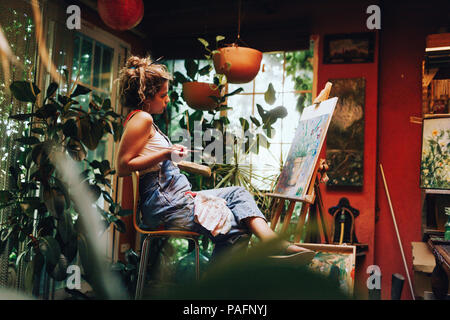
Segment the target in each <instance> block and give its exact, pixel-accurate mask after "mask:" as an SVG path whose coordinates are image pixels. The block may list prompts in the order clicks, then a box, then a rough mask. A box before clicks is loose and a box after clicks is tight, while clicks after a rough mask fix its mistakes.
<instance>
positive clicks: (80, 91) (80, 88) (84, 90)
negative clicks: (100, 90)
mask: <svg viewBox="0 0 450 320" xmlns="http://www.w3.org/2000/svg"><path fill="white" fill-rule="evenodd" d="M91 91H92V90H91V89H89V88H86V87H85V86H82V85H81V84H77V87H76V88H75V91H74V92H73V93H72V94H71V95H70V98H73V97H78V96H81V95H83V94H87V93H89V92H91Z"/></svg>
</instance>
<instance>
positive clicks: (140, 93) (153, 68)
mask: <svg viewBox="0 0 450 320" xmlns="http://www.w3.org/2000/svg"><path fill="white" fill-rule="evenodd" d="M158 60H159V59H158ZM158 60H156V61H158ZM118 80H119V82H120V93H121V102H122V105H123V106H125V107H133V108H140V107H142V105H143V102H144V100H145V99H147V98H149V97H153V96H155V95H156V93H157V92H158V91H159V90H160V89H161V87H162V85H163V84H164V83H165V82H166V81H168V80H172V76H171V74H170V73H169V71H168V70H167V67H166V66H165V65H163V64H159V63H157V62H156V63H154V62H153V61H152V59H151V58H150V57H148V56H147V57H144V58H142V57H138V56H131V57H129V58H128V59H127V62H126V63H125V67H124V68H122V70H120V73H119V79H118Z"/></svg>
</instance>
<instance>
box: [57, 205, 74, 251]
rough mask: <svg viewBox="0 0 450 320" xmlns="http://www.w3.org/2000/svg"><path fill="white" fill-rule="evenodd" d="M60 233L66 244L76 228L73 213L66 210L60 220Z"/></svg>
mask: <svg viewBox="0 0 450 320" xmlns="http://www.w3.org/2000/svg"><path fill="white" fill-rule="evenodd" d="M58 233H59V235H60V236H61V239H62V241H63V243H64V244H66V243H67V242H69V240H70V239H71V238H72V236H73V233H74V229H73V222H72V215H71V214H70V212H67V211H64V212H63V214H62V215H61V216H60V218H59V220H58Z"/></svg>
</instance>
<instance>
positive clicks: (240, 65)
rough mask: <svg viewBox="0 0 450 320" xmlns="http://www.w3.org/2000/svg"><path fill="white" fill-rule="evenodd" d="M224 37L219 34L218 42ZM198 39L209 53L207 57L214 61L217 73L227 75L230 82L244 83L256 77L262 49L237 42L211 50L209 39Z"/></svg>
mask: <svg viewBox="0 0 450 320" xmlns="http://www.w3.org/2000/svg"><path fill="white" fill-rule="evenodd" d="M223 39H224V37H223V36H217V37H216V44H218V43H219V41H221V40H223ZM198 40H199V41H200V42H201V43H202V44H203V46H204V47H205V50H206V51H207V52H208V53H209V54H208V55H206V57H207V58H208V59H211V60H212V61H213V64H214V69H215V70H216V73H218V74H223V75H225V76H226V77H227V82H228V83H234V84H242V83H247V82H250V81H252V80H253V79H255V77H256V75H257V74H258V72H259V68H260V66H261V60H262V52H261V51H258V50H256V49H252V48H248V47H240V46H239V45H238V44H237V43H236V42H235V43H232V44H229V45H227V46H225V47H223V48H220V49H215V50H211V49H210V48H209V43H208V41H206V40H205V39H202V38H199V39H198Z"/></svg>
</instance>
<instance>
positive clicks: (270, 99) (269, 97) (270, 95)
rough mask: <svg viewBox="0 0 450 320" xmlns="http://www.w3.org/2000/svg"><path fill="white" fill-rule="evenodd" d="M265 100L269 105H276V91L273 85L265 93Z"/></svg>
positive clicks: (270, 84)
mask: <svg viewBox="0 0 450 320" xmlns="http://www.w3.org/2000/svg"><path fill="white" fill-rule="evenodd" d="M264 100H265V101H266V102H267V103H268V104H274V103H275V100H276V97H275V89H274V87H273V85H272V83H269V87H268V88H267V90H266V92H265V93H264Z"/></svg>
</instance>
